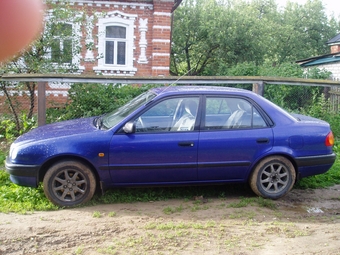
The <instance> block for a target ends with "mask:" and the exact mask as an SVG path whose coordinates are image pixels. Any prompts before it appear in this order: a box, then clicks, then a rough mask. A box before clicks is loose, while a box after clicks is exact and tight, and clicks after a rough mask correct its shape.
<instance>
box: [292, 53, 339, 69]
mask: <svg viewBox="0 0 340 255" xmlns="http://www.w3.org/2000/svg"><path fill="white" fill-rule="evenodd" d="M336 62H340V53H339V52H338V53H333V54H326V55H322V56H316V57H311V58H307V59H301V60H298V61H296V63H297V64H299V65H300V66H302V67H308V66H318V65H324V64H330V63H336Z"/></svg>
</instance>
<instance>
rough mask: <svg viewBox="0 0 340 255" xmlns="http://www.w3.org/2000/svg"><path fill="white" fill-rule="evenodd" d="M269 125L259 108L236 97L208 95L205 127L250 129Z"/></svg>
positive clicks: (210, 128)
mask: <svg viewBox="0 0 340 255" xmlns="http://www.w3.org/2000/svg"><path fill="white" fill-rule="evenodd" d="M263 127H267V124H266V122H265V121H264V119H263V118H262V116H261V115H260V114H259V112H258V111H257V109H256V108H255V107H254V106H253V105H252V104H251V103H250V102H248V101H247V100H245V99H243V98H235V97H207V99H206V109H205V129H206V130H214V129H249V128H263Z"/></svg>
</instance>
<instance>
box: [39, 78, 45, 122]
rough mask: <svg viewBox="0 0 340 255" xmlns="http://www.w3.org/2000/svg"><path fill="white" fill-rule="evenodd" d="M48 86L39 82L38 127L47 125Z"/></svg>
mask: <svg viewBox="0 0 340 255" xmlns="http://www.w3.org/2000/svg"><path fill="white" fill-rule="evenodd" d="M46 84H47V82H41V81H40V82H38V126H39V127H40V126H43V125H45V124H46Z"/></svg>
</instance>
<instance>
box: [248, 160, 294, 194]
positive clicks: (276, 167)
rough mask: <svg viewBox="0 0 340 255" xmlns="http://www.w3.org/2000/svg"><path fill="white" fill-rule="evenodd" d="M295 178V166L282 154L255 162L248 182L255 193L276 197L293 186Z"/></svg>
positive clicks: (285, 192)
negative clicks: (255, 164)
mask: <svg viewBox="0 0 340 255" xmlns="http://www.w3.org/2000/svg"><path fill="white" fill-rule="evenodd" d="M295 179H296V173H295V168H294V166H293V164H292V162H290V160H288V159H287V158H285V157H282V156H271V157H268V158H265V159H263V160H262V161H261V162H260V163H259V164H257V166H256V167H255V169H254V171H253V172H252V174H251V176H250V179H249V183H250V187H251V189H252V190H253V191H254V193H256V194H257V195H259V196H261V197H264V198H270V199H278V198H280V197H283V196H284V195H286V194H287V193H288V192H289V191H290V190H291V189H292V188H293V185H294V183H295Z"/></svg>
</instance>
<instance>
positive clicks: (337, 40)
mask: <svg viewBox="0 0 340 255" xmlns="http://www.w3.org/2000/svg"><path fill="white" fill-rule="evenodd" d="M337 43H340V34H337V35H336V36H334V37H333V38H332V39H330V40H329V41H328V42H327V44H337Z"/></svg>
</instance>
